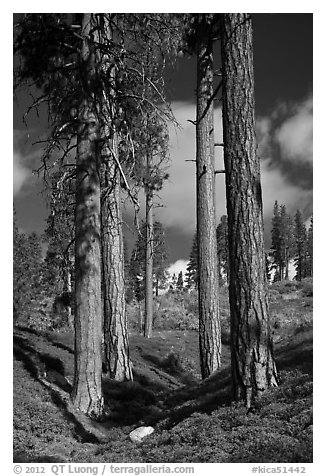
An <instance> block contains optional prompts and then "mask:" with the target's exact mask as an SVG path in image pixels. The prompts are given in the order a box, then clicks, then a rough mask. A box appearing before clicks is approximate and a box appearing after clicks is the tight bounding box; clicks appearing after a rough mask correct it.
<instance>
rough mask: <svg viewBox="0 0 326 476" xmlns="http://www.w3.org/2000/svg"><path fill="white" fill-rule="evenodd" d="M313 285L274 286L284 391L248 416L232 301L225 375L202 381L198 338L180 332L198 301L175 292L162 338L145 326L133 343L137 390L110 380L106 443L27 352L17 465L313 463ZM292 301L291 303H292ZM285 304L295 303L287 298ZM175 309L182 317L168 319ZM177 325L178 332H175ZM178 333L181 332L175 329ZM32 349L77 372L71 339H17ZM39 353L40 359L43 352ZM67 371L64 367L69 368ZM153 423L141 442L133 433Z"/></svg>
mask: <svg viewBox="0 0 326 476" xmlns="http://www.w3.org/2000/svg"><path fill="white" fill-rule="evenodd" d="M309 286H310V283H301V284H298V283H295V284H294V285H293V284H292V283H291V284H289V285H288V284H287V283H281V284H279V285H277V286H273V287H272V288H271V298H270V302H271V312H272V319H273V328H274V340H275V342H276V360H277V365H278V369H279V377H280V385H279V387H278V388H274V389H270V390H268V391H266V392H265V393H264V394H263V395H262V396H261V397H260V398H258V399H257V400H256V402H255V405H254V408H253V410H252V412H250V413H247V411H246V409H245V408H244V406H243V404H242V403H231V402H230V382H231V380H230V352H229V349H228V346H227V344H228V341H229V331H228V326H229V316H228V306H227V296H226V293H225V294H224V297H223V299H222V304H221V314H222V329H223V343H224V346H223V354H222V355H223V360H222V367H221V369H220V370H219V371H218V372H217V373H216V374H214V375H213V376H212V377H211V378H210V379H207V380H205V381H204V382H201V380H200V372H199V358H198V332H197V330H196V328H195V326H193V324H191V325H190V327H188V328H187V327H185V328H183V327H182V326H183V325H185V324H182V326H181V328H180V325H179V327H174V326H176V320H177V312H176V310H177V311H178V312H179V311H180V309H181V308H182V309H183V311H182V312H183V314H182V313H181V314H182V315H183V316H184V319H185V320H184V321H181V322H184V323H185V322H186V318H189V319H190V320H191V322H194V321H192V319H194V318H193V317H192V313H195V296H194V295H192V296H191V295H190V294H188V295H187V299H185V300H184V301H183V302H182V294H181V293H179V294H178V293H174V294H172V293H170V294H171V295H170V296H165V297H164V299H162V300H161V303H160V308H157V317H156V328H155V329H156V330H155V332H154V336H153V339H150V340H149V339H145V338H144V337H142V336H141V335H139V332H138V330H137V327H136V326H135V328H134V331H133V332H132V333H131V336H130V351H131V358H132V361H133V368H134V376H135V380H134V382H122V383H119V382H113V381H111V380H109V379H108V378H106V377H105V378H104V379H103V391H104V396H105V399H106V403H107V404H108V406H109V408H110V410H111V413H110V416H109V418H107V419H106V420H105V421H104V422H103V428H104V429H105V432H106V441H105V443H101V442H98V441H94V440H92V439H91V438H89V437H88V436H87V435H86V434H85V433H83V432H82V431H81V428H79V427H78V425H76V422H75V421H74V419H73V418H72V417H71V415H69V413H67V411H66V410H65V408H64V406H62V405H61V404H60V401H58V399H57V398H55V395H54V394H53V393H52V392H51V391H50V390H49V389H47V388H45V387H44V386H42V384H41V383H40V382H39V381H38V380H37V378H36V373H35V372H33V371H32V369H31V367H30V365H31V364H30V362H28V360H26V357H25V358H24V354H23V352H22V353H21V354H20V353H19V352H16V358H15V360H14V376H15V380H14V382H15V383H14V461H16V462H19V461H21V462H81V463H83V462H84V463H87V462H94V463H95V462H113V463H114V462H124V463H128V462H134V463H136V462H139V463H141V462H143V463H144V462H146V463H150V462H161V463H164V462H169V463H184V462H187V463H189V462H199V463H200V462H210V463H218V462H223V463H236V462H243V463H254V462H256V463H277V462H285V463H286V462H288V463H300V462H311V461H312V428H313V427H312V296H311V290H310V287H309ZM289 294H290V295H291V297H290V298H288V295H289ZM284 296H285V299H284ZM173 306H175V313H171V312H170V311H167V310H168V309H172V308H173ZM174 323H175V324H174ZM169 326H171V327H169ZM16 343H17V345H20V346H22V347H21V349H22V351H24V350H25V351H26V352H27V351H28V352H29V355H31V356H32V357H33V358H37V359H38V360H39V361H40V362H43V364H44V365H48V366H52V367H53V369H54V370H57V371H61V372H64V375H65V376H66V377H69V378H71V377H72V372H73V335H72V333H71V332H65V333H64V332H59V331H51V332H50V331H48V332H42V331H40V332H36V331H33V332H30V331H29V332H27V330H20V331H19V332H18V333H17V334H16ZM33 352H34V354H33ZM59 364H60V365H59ZM143 424H145V425H148V424H151V425H153V426H154V428H155V431H154V433H153V434H152V435H151V436H150V437H149V438H147V439H145V440H144V441H143V442H142V443H141V444H135V443H132V442H131V441H130V440H129V438H128V435H129V433H130V431H131V430H132V429H134V428H136V427H137V426H140V425H143Z"/></svg>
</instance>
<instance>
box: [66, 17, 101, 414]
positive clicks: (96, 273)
mask: <svg viewBox="0 0 326 476" xmlns="http://www.w3.org/2000/svg"><path fill="white" fill-rule="evenodd" d="M91 21H92V20H91V14H84V17H83V28H82V34H83V36H84V40H83V45H82V66H83V68H84V70H83V74H85V78H84V79H85V81H84V84H87V87H88V88H89V90H87V91H85V96H84V101H83V102H82V104H81V107H80V111H79V119H80V125H79V131H78V136H77V158H76V166H77V171H76V217H75V220H76V221H75V228H76V238H75V269H76V289H75V299H76V305H75V376H74V386H73V392H72V399H73V402H74V404H75V405H76V407H77V408H79V409H80V410H81V411H82V412H84V413H86V414H87V415H89V416H92V417H94V418H98V417H99V416H100V415H101V413H102V409H103V398H102V387H101V378H102V358H101V339H102V303H101V241H100V234H101V221H100V177H99V164H98V153H97V139H98V121H97V115H96V112H95V111H94V104H93V100H92V99H93V98H92V91H91V89H92V74H91V73H92V71H93V69H94V57H93V55H92V52H91V51H90V48H89V44H88V40H89V33H90V30H91Z"/></svg>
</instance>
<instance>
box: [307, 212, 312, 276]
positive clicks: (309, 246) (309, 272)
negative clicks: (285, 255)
mask: <svg viewBox="0 0 326 476" xmlns="http://www.w3.org/2000/svg"><path fill="white" fill-rule="evenodd" d="M306 274H307V276H311V277H312V275H313V217H311V219H310V226H309V230H308V234H307V267H306Z"/></svg>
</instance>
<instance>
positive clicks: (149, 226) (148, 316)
mask: <svg viewBox="0 0 326 476" xmlns="http://www.w3.org/2000/svg"><path fill="white" fill-rule="evenodd" d="M147 165H148V166H149V164H147ZM153 241H154V225H153V192H152V190H150V189H148V188H147V189H146V258H145V259H146V263H145V324H144V336H145V337H147V338H148V339H150V338H151V337H152V334H153Z"/></svg>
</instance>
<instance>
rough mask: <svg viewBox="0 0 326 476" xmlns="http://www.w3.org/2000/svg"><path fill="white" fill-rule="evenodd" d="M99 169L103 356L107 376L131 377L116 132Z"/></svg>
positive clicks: (113, 377) (120, 378)
mask: <svg viewBox="0 0 326 476" xmlns="http://www.w3.org/2000/svg"><path fill="white" fill-rule="evenodd" d="M111 147H112V153H110V151H107V157H106V159H107V160H106V161H105V163H104V165H103V168H104V170H103V172H102V254H103V297H104V342H105V358H106V364H107V368H108V371H109V374H110V378H112V379H115V380H118V381H124V380H132V367H131V361H130V357H129V341H128V329H127V313H126V299H125V279H124V243H123V236H122V213H121V198H120V171H119V169H118V167H117V165H116V163H115V162H114V160H113V157H112V154H115V155H116V157H117V156H118V142H117V136H116V133H114V136H113V139H112V140H111Z"/></svg>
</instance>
